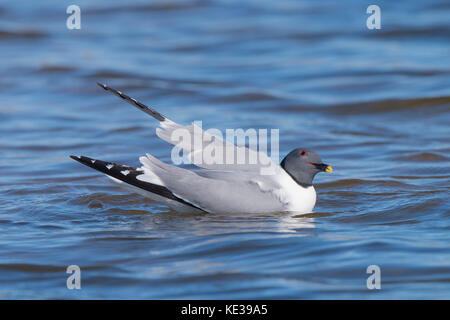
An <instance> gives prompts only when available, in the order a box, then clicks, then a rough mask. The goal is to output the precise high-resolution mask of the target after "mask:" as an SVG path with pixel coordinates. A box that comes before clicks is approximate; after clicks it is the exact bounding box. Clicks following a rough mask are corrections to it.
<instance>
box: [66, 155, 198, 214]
mask: <svg viewBox="0 0 450 320" xmlns="http://www.w3.org/2000/svg"><path fill="white" fill-rule="evenodd" d="M70 157H71V158H72V159H73V160H76V161H78V162H80V163H82V164H84V165H86V166H88V167H91V168H93V169H95V170H98V171H100V172H103V173H104V174H106V175H108V176H110V177H112V178H115V179H118V180H120V181H123V182H125V183H127V184H129V185H132V186H134V187H137V188H139V189H142V190H145V191H148V192H151V193H154V194H156V195H159V196H162V197H164V198H167V199H170V200H174V201H176V202H179V203H181V204H184V205H187V206H190V207H192V208H195V209H198V210H201V209H200V208H198V207H196V206H194V205H193V204H191V203H189V202H186V201H185V200H183V199H181V198H178V197H177V196H175V195H174V194H173V193H172V192H171V191H170V190H169V189H167V188H166V187H164V186H161V185H157V184H154V183H150V182H146V181H142V180H140V179H138V178H137V177H138V176H139V175H142V174H144V171H143V170H142V169H141V168H135V167H130V166H124V165H121V164H117V163H114V162H107V161H102V160H97V159H92V158H89V157H84V156H70ZM202 211H203V210H202Z"/></svg>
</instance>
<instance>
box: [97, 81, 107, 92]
mask: <svg viewBox="0 0 450 320" xmlns="http://www.w3.org/2000/svg"><path fill="white" fill-rule="evenodd" d="M97 85H98V86H99V87H100V88H103V89H105V90H108V86H107V85H106V84H103V83H101V82H97Z"/></svg>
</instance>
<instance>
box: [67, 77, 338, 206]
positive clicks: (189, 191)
mask: <svg viewBox="0 0 450 320" xmlns="http://www.w3.org/2000/svg"><path fill="white" fill-rule="evenodd" d="M98 85H99V86H100V87H101V88H103V89H104V90H106V91H109V92H111V93H113V94H115V95H116V96H118V97H120V98H122V99H123V100H125V101H127V102H129V103H131V104H132V105H133V106H135V107H136V108H138V109H140V110H141V111H143V112H145V113H147V114H148V115H150V116H152V117H153V118H155V119H156V120H158V121H159V125H160V127H159V128H157V129H156V134H157V136H158V137H159V138H161V139H162V140H165V141H166V142H168V143H170V144H172V145H175V146H177V147H178V148H180V149H182V151H183V152H185V155H187V158H189V159H190V160H191V161H192V164H193V165H194V166H195V167H196V168H195V169H196V170H190V169H185V168H182V167H179V166H174V165H171V164H168V163H165V162H163V161H161V160H159V159H157V158H155V157H154V156H152V155H150V154H146V156H142V157H140V158H139V160H140V163H141V166H140V167H130V166H126V165H121V164H117V163H114V162H108V161H102V160H97V159H93V158H89V157H85V156H70V157H71V158H72V159H74V160H76V161H78V162H80V163H82V164H84V165H86V166H88V167H91V168H93V169H95V170H98V171H100V172H102V173H104V174H105V175H106V176H108V177H109V178H111V179H112V180H113V181H114V182H117V183H119V184H120V185H122V186H123V187H125V188H127V189H129V190H131V191H133V192H135V193H138V194H140V195H142V196H145V197H148V198H150V199H152V200H153V201H156V202H159V203H163V204H165V205H167V206H169V207H170V208H172V209H173V210H175V211H177V212H183V213H274V212H295V213H298V214H304V213H311V212H312V211H313V208H314V206H315V204H316V191H315V189H314V186H313V179H314V177H315V175H316V174H317V173H319V172H332V170H333V169H332V168H331V166H329V165H327V164H324V163H322V160H321V158H320V157H319V155H318V154H317V153H316V152H314V151H312V150H307V149H303V148H296V149H294V150H292V151H291V152H289V153H288V154H287V155H286V156H285V158H284V159H283V160H282V161H281V163H280V164H276V163H274V161H272V159H270V158H269V157H268V156H267V154H265V153H264V152H262V151H256V150H253V149H250V148H247V147H244V146H236V145H234V144H232V143H230V142H228V141H225V140H223V139H222V138H221V137H219V136H217V135H211V134H209V133H208V132H205V131H202V130H201V129H200V128H199V127H198V126H195V125H194V124H191V125H189V126H183V125H180V124H178V123H176V122H174V121H172V120H170V119H168V118H167V117H165V116H164V115H162V114H161V113H159V112H157V111H156V110H154V109H152V108H150V107H148V106H146V105H145V104H143V103H141V102H139V101H138V100H136V99H134V98H131V97H129V96H127V95H126V94H124V93H123V92H121V91H118V90H116V89H113V88H111V87H109V86H107V85H105V84H102V83H98ZM177 130H184V132H187V133H190V134H192V135H193V136H194V140H195V135H202V137H206V138H207V139H204V140H202V141H201V143H193V144H192V143H190V142H191V141H188V142H182V143H180V141H179V139H176V136H177V135H176V134H174V133H176V132H177ZM208 144H209V145H211V144H213V146H215V147H223V148H224V150H225V152H224V155H223V156H224V157H225V156H226V155H227V154H232V155H233V156H234V159H232V160H236V155H237V154H238V153H239V152H242V151H244V153H245V155H246V157H249V156H254V157H256V159H257V161H256V162H255V163H238V162H237V161H231V162H230V161H225V160H224V161H222V162H221V161H215V162H212V163H208V162H206V161H201V157H200V160H199V157H196V156H195V155H196V154H198V153H201V152H203V151H204V150H205V148H206V146H207V145H208ZM267 168H272V169H274V170H272V171H264V169H267Z"/></svg>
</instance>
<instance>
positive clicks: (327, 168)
mask: <svg viewBox="0 0 450 320" xmlns="http://www.w3.org/2000/svg"><path fill="white" fill-rule="evenodd" d="M311 164H312V165H313V166H315V167H316V168H317V169H318V170H320V171H324V172H328V173H331V172H333V168H332V167H331V166H329V165H327V164H325V163H311Z"/></svg>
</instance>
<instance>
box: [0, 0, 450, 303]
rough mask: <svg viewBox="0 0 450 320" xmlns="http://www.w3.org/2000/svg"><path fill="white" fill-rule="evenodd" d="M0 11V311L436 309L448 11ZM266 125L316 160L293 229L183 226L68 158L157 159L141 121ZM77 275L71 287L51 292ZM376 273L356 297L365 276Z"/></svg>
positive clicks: (327, 7) (204, 220)
mask: <svg viewBox="0 0 450 320" xmlns="http://www.w3.org/2000/svg"><path fill="white" fill-rule="evenodd" d="M70 4H73V3H72V2H71V1H56V0H52V1H50V0H47V1H39V4H37V3H28V4H23V3H21V2H17V1H16V2H9V3H5V2H2V3H1V4H0V70H1V76H0V96H1V100H0V152H1V153H0V154H1V157H0V174H1V179H0V297H1V298H10V299H18V298H33V299H35V298H65V299H66V298H67V299H72V298H74V299H78V298H155V299H166V298H176V299H178V298H221V299H222V298H223V299H228V298H235V299H239V298H244V299H246V298H289V299H300V298H306V299H317V298H343V299H348V298H363V299H378V298H387V299H392V298H427V299H436V298H439V299H441V298H449V297H450V284H449V282H450V251H449V240H450V236H449V231H450V222H449V219H450V212H449V209H448V199H449V196H448V195H449V181H450V174H449V169H450V158H449V157H450V156H449V151H450V138H449V137H450V135H449V133H450V130H449V123H450V112H449V111H450V41H449V39H450V24H449V20H448V16H449V13H450V6H449V5H448V2H447V1H438V0H436V1H426V2H424V1H407V2H406V1H404V2H395V3H392V1H381V2H380V1H379V2H378V4H379V5H380V7H381V10H382V21H381V22H382V29H381V30H368V29H367V28H366V18H367V17H368V15H367V14H366V13H365V11H366V7H367V5H368V4H365V3H361V2H360V1H346V2H344V3H341V2H337V3H334V2H328V1H326V2H324V1H321V2H317V1H276V2H275V1H269V0H258V1H245V2H243V1H231V0H227V1H225V0H215V1H204V0H199V1H177V0H171V1H162V0H161V1H149V2H146V1H138V0H134V1H127V2H126V3H125V2H123V1H106V0H105V1H96V2H95V4H94V3H92V2H91V1H81V0H79V1H77V2H76V4H78V5H79V6H80V7H81V18H82V21H81V23H82V29H81V30H68V29H67V28H66V18H67V16H68V15H67V14H66V12H65V11H66V8H67V6H68V5H70ZM97 81H101V82H105V83H107V84H109V85H111V86H113V87H117V88H119V89H121V90H123V91H124V92H126V93H128V94H129V95H131V96H133V97H136V98H138V99H140V100H142V101H143V102H145V103H147V104H149V105H152V106H155V107H156V108H157V109H158V110H159V111H161V112H162V113H163V114H166V115H168V116H169V117H170V118H173V119H174V120H176V121H177V122H180V123H190V122H191V121H194V120H203V126H204V128H219V129H221V130H224V129H226V128H280V153H281V154H282V155H284V154H286V153H287V152H288V151H290V150H291V149H293V148H295V147H305V148H310V149H313V150H316V151H317V152H318V153H319V154H320V155H321V156H322V158H323V160H324V161H325V162H327V163H330V164H331V165H332V166H333V168H334V169H335V171H334V172H333V174H321V175H318V176H317V177H316V180H315V183H316V189H317V193H318V202H317V204H316V208H315V213H314V214H308V215H306V216H298V215H287V214H273V215H248V214H245V213H243V214H240V215H217V214H203V215H185V214H184V215H183V214H178V213H175V212H172V211H170V210H169V209H168V208H167V207H165V206H163V205H160V204H158V203H154V202H152V201H150V200H148V199H145V198H142V197H140V196H138V195H135V194H131V193H128V192H126V191H124V190H122V189H120V188H118V187H116V186H114V185H111V184H108V183H107V182H106V179H105V178H103V177H102V176H101V174H99V173H97V172H95V171H93V170H90V169H88V168H86V167H83V166H81V165H80V164H78V163H76V162H74V161H72V160H71V159H69V157H68V156H69V155H70V154H76V155H87V156H91V157H94V158H99V159H104V160H110V161H115V162H118V163H124V164H128V165H137V164H138V157H139V156H140V155H143V154H145V153H146V152H150V153H152V154H153V155H155V156H157V157H159V158H161V159H163V160H165V161H170V148H168V145H167V144H166V143H164V142H162V141H160V140H159V139H157V137H156V136H155V131H154V129H155V126H156V122H155V121H152V119H151V118H150V117H148V116H145V115H144V114H142V113H140V112H139V111H137V110H135V109H134V108H132V107H131V106H129V105H127V104H126V103H124V102H122V101H121V100H120V99H118V98H116V97H114V96H112V95H110V94H108V93H106V92H105V91H103V90H102V89H100V88H99V87H97V86H96V85H95V82H97ZM72 264H75V265H79V266H80V267H81V270H82V289H81V290H68V289H67V288H66V279H67V276H68V274H66V272H65V271H66V268H67V266H69V265H72ZM372 264H374V265H378V266H379V267H380V268H381V290H368V289H367V287H366V279H367V277H368V276H369V275H368V274H366V268H367V267H368V266H369V265H372Z"/></svg>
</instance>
